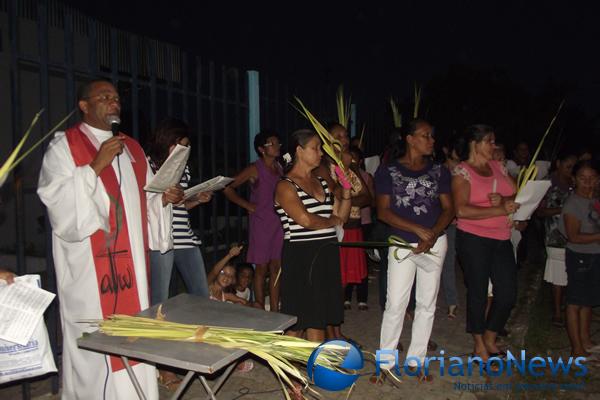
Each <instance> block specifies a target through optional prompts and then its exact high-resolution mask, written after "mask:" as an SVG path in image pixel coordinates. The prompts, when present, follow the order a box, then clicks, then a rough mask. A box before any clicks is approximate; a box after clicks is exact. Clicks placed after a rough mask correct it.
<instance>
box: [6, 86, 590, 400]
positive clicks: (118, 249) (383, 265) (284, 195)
mask: <svg viewBox="0 0 600 400" xmlns="http://www.w3.org/2000/svg"><path fill="white" fill-rule="evenodd" d="M77 101H78V106H79V109H80V112H81V119H82V122H81V123H78V124H76V125H75V126H73V127H70V128H69V129H67V130H66V131H65V132H59V133H57V134H56V135H55V137H54V139H53V140H52V142H51V143H50V145H49V146H48V149H47V151H46V154H45V156H44V160H43V165H42V171H41V174H40V178H39V186H38V194H39V196H40V198H41V200H42V202H43V203H44V204H45V205H46V207H47V209H48V214H49V217H50V223H51V225H52V235H53V254H54V261H55V266H56V273H57V283H58V296H59V299H60V311H61V313H60V314H61V319H62V327H63V340H64V346H63V362H62V365H63V373H62V377H63V395H64V396H65V398H98V397H99V396H102V395H104V396H105V397H107V398H133V397H135V396H136V395H135V390H134V387H133V386H132V384H131V382H130V381H129V377H128V376H127V373H126V371H125V370H124V366H123V364H122V362H121V361H120V360H119V359H117V358H115V357H110V356H104V355H101V354H99V353H94V352H90V351H86V350H82V349H79V348H77V345H76V339H77V338H78V337H80V336H81V335H82V333H84V332H85V331H86V330H88V329H89V328H86V327H85V326H84V325H82V324H78V323H77V322H78V321H79V320H81V319H100V318H105V317H107V316H108V315H110V314H113V313H126V314H134V313H137V312H139V311H141V310H143V309H145V308H147V307H149V306H150V305H154V304H159V303H162V302H164V301H165V300H166V299H167V298H168V296H169V284H170V282H171V280H172V279H171V275H172V272H173V267H174V266H175V267H176V268H177V270H178V271H179V272H180V274H181V276H182V278H183V281H184V283H185V286H186V289H187V291H188V292H190V293H192V294H194V295H198V296H203V297H207V298H209V299H212V300H215V301H224V302H230V303H234V304H238V305H240V306H252V307H257V308H260V309H267V310H270V311H272V312H282V313H286V314H290V315H294V316H296V317H297V323H296V325H294V326H293V327H291V329H289V330H288V331H287V334H289V335H293V336H299V337H304V338H306V339H308V340H312V341H316V342H321V341H323V340H325V339H333V338H346V337H345V336H344V334H343V333H342V325H343V322H344V309H349V308H351V307H352V292H353V289H354V288H357V297H358V309H359V310H361V311H367V310H368V306H367V295H368V272H369V267H368V264H369V263H368V258H367V250H368V249H367V248H365V247H356V246H352V247H345V246H344V243H349V242H351V243H354V244H355V243H357V242H363V241H365V240H366V239H368V240H380V241H381V240H387V237H388V236H390V235H395V236H397V237H399V238H401V239H402V240H403V241H405V242H406V243H407V244H408V246H410V247H406V248H404V247H403V248H393V247H391V248H390V249H389V250H387V251H386V249H378V250H379V256H380V261H379V266H378V268H379V270H380V276H379V281H380V294H383V297H382V301H381V302H380V304H381V306H382V309H383V320H382V322H381V333H380V345H379V348H380V349H387V350H395V349H397V348H401V345H400V344H399V338H400V335H401V333H402V329H403V324H404V321H405V319H406V318H411V319H413V323H412V334H411V340H410V345H409V346H408V348H407V351H406V357H407V359H408V358H409V357H412V359H413V360H417V359H420V360H421V361H423V359H424V358H425V356H426V354H427V351H428V350H431V345H432V343H433V342H432V341H431V340H430V339H431V338H430V336H431V332H432V327H433V324H434V316H435V310H436V302H437V297H438V291H439V289H440V287H442V288H443V289H442V290H443V292H444V297H445V301H446V306H447V309H448V318H455V317H456V315H457V313H458V312H459V303H460V302H459V299H458V295H457V288H456V274H455V272H456V270H455V268H456V266H458V265H460V267H461V268H462V270H463V276H464V282H465V285H466V289H467V297H466V302H465V305H464V306H465V310H464V312H465V315H466V320H467V332H468V333H469V334H471V335H472V338H473V355H474V356H478V357H480V358H481V360H482V362H485V361H486V360H487V359H488V358H489V357H500V358H502V357H506V352H505V349H502V348H500V347H499V346H498V342H497V336H498V335H499V334H502V332H503V331H504V330H505V329H504V328H505V325H506V323H507V320H508V319H509V317H510V314H511V310H512V309H513V307H514V305H515V302H516V296H517V271H518V261H517V255H516V254H517V251H516V249H517V248H518V246H519V245H518V241H519V240H520V237H521V231H523V235H524V237H527V235H528V233H527V232H528V230H531V229H532V224H527V222H525V221H513V219H512V217H511V215H512V214H513V213H514V212H515V211H516V210H518V209H519V206H520V205H519V204H518V203H517V202H515V196H516V193H517V186H516V182H515V175H518V173H519V170H520V168H522V167H523V165H526V164H527V163H528V162H529V160H530V155H529V151H528V148H527V144H526V143H519V145H518V146H517V148H516V152H515V156H514V157H513V159H512V160H507V159H506V154H505V148H504V146H502V145H501V144H500V143H498V142H496V137H495V132H494V129H493V128H492V127H490V126H487V125H472V126H469V127H468V128H467V129H465V130H464V132H463V133H462V134H460V135H458V136H457V137H455V138H452V140H449V141H447V143H444V145H443V146H439V145H440V144H441V143H438V146H436V136H435V130H434V127H433V124H432V123H430V122H429V121H426V120H422V119H415V120H412V121H409V122H408V123H406V124H405V125H404V126H403V127H402V129H401V130H400V131H396V132H394V133H393V134H392V135H391V138H390V141H389V146H388V148H386V149H385V151H383V152H382V156H381V157H380V166H379V168H378V169H377V171H376V173H375V174H373V175H371V174H369V173H367V172H366V171H365V167H364V164H363V149H361V148H360V145H361V143H360V141H356V140H353V139H351V138H349V135H348V131H347V129H346V127H344V126H343V125H341V124H340V123H331V124H329V125H328V129H329V132H330V134H331V135H332V137H333V138H335V139H336V140H337V141H339V144H340V148H339V158H340V160H341V165H339V164H338V163H336V162H335V161H334V160H333V159H332V158H331V157H329V156H328V155H326V154H324V152H323V149H322V142H321V139H320V137H319V135H318V134H317V133H316V132H315V131H313V130H309V129H300V130H297V131H295V132H293V133H292V134H291V136H290V138H289V143H288V146H287V149H285V150H286V151H282V149H281V148H282V144H281V141H280V137H279V135H278V134H277V132H272V131H267V130H264V131H262V132H260V133H259V134H257V135H256V137H255V139H254V150H255V151H256V153H257V155H258V159H257V161H255V162H253V163H252V164H250V165H249V166H247V167H246V168H244V169H243V170H242V171H240V172H239V173H238V174H237V175H236V176H235V177H234V181H233V183H232V184H230V185H229V186H228V187H227V188H226V189H225V190H224V195H225V196H226V198H227V199H228V200H229V201H231V202H232V203H234V204H236V205H238V206H240V207H242V208H243V209H245V210H246V211H247V212H248V215H249V233H248V241H247V243H248V244H247V245H243V244H239V245H234V246H233V247H231V249H230V250H229V251H228V252H227V254H226V255H225V256H224V258H223V259H221V260H220V261H219V262H218V263H217V264H216V265H215V266H213V267H212V268H211V269H210V270H208V271H207V269H206V268H205V264H204V260H203V256H202V252H201V242H200V240H199V238H198V235H197V234H196V233H195V232H194V230H193V227H192V224H191V219H190V214H189V210H190V209H192V208H194V207H196V206H200V207H201V206H202V205H203V204H206V203H209V202H210V201H211V199H212V197H213V193H210V192H204V193H199V194H197V195H195V196H192V197H191V198H188V199H185V200H184V193H183V190H184V189H186V188H187V187H188V186H189V185H190V181H191V179H192V176H193V175H194V171H193V169H192V168H190V167H189V166H186V167H185V170H184V172H183V175H182V177H181V180H180V182H179V183H178V184H177V185H174V186H172V187H170V188H169V189H167V190H166V191H165V192H164V193H149V192H145V191H144V190H143V188H144V186H145V184H146V183H147V181H148V180H149V179H150V178H151V177H152V176H153V174H154V173H156V171H157V170H158V169H160V167H161V165H162V164H163V163H164V161H165V160H166V159H167V157H168V156H169V154H170V153H171V152H172V151H173V150H174V149H175V147H176V146H178V145H179V146H190V141H191V139H192V138H193V137H195V135H194V132H192V131H191V130H190V128H189V126H188V125H187V124H186V123H185V122H183V121H180V120H177V119H174V118H168V119H165V120H164V121H162V122H161V123H160V124H158V126H157V127H156V129H155V132H154V133H153V136H152V139H151V141H150V143H148V144H147V147H146V148H147V151H146V152H144V150H143V149H142V146H140V144H138V143H137V142H136V141H135V140H134V139H132V138H130V137H129V136H126V135H125V134H123V133H120V132H118V131H117V130H115V124H114V121H115V118H116V120H117V121H118V117H119V114H120V111H121V107H120V98H119V94H118V93H117V90H116V89H115V87H114V86H113V85H112V84H111V83H110V82H108V81H104V80H95V81H92V82H89V83H87V84H85V85H84V86H82V88H81V89H80V90H79V92H78V99H77ZM552 161H553V162H552V165H553V166H552V168H551V169H550V171H549V179H550V181H551V188H550V189H549V191H548V192H547V194H546V196H545V198H544V200H543V201H542V203H541V204H540V206H539V208H538V210H537V211H536V217H535V218H542V219H543V221H544V231H545V242H544V244H545V253H546V266H545V268H546V269H545V273H544V279H545V280H546V281H548V282H549V283H550V284H551V285H552V288H553V289H552V291H553V296H554V303H553V310H552V315H551V318H552V323H553V324H554V325H556V326H557V327H560V326H565V325H566V328H567V332H568V335H569V339H570V341H571V346H572V355H574V356H587V357H590V356H591V355H592V353H596V352H599V351H600V347H599V346H598V345H597V344H596V343H594V342H593V341H592V338H591V334H590V321H591V309H592V307H593V306H596V305H598V304H599V303H600V298H599V294H598V293H599V291H598V290H597V288H598V285H599V284H600V217H599V215H600V203H599V182H600V178H599V174H600V170H599V169H598V164H597V163H596V161H594V160H590V159H589V157H586V156H583V157H580V156H578V155H576V154H574V153H570V152H568V151H564V152H562V153H561V154H560V155H559V156H558V157H557V158H556V160H552ZM515 171H516V172H515ZM540 175H545V173H542V174H540ZM538 178H546V176H538ZM245 184H248V185H249V187H250V196H249V198H247V199H246V198H244V197H243V196H242V195H241V194H239V193H238V192H237V191H236V189H237V188H239V187H241V186H242V185H245ZM529 235H531V232H529ZM243 250H245V254H246V256H245V259H242V257H241V256H240V255H241V254H243ZM0 272H2V273H1V274H0V279H10V280H12V277H13V275H12V274H10V273H5V272H4V271H0ZM381 285H382V286H383V287H382V286H381ZM267 296H268V301H267V300H266V299H267ZM563 296H565V297H566V298H565V299H563ZM565 303H566V318H563V304H565ZM549 312H550V310H549ZM549 318H550V316H549ZM565 321H566V322H565ZM355 339H356V340H357V341H360V337H358V338H355ZM391 366H392V365H391V364H390V365H389V367H391ZM411 367H415V365H411ZM132 368H133V369H134V371H135V372H136V375H137V377H138V380H139V381H140V384H141V386H142V387H144V391H145V394H146V396H147V397H148V398H150V399H153V398H154V399H155V398H158V389H157V379H156V377H157V372H156V370H155V368H154V367H153V366H150V365H148V364H144V363H137V364H134V365H133V366H132ZM251 369H252V365H251V362H249V360H246V361H244V362H243V363H241V364H240V365H239V366H238V370H240V371H249V370H251ZM99 371H105V376H104V377H103V379H98V373H99ZM158 376H159V380H158V381H159V382H160V383H162V384H163V385H165V386H167V387H168V388H169V389H173V388H174V387H177V385H178V384H179V382H180V381H179V379H178V378H177V376H176V375H175V374H174V373H173V372H172V371H167V370H161V371H160V373H159V374H158ZM382 376H384V375H380V376H378V377H373V379H371V381H372V382H373V383H380V381H381V377H382ZM418 378H419V379H420V380H422V381H429V380H431V379H432V377H431V376H428V375H426V374H425V372H424V371H420V373H419V375H418ZM291 394H292V395H293V396H295V397H299V396H301V394H300V391H299V390H298V391H296V392H293V393H291Z"/></svg>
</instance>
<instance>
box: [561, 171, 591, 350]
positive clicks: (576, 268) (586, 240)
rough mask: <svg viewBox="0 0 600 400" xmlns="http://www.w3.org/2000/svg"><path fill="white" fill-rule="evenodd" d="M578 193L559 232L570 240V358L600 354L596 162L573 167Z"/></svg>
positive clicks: (569, 201)
mask: <svg viewBox="0 0 600 400" xmlns="http://www.w3.org/2000/svg"><path fill="white" fill-rule="evenodd" d="M573 176H575V191H574V192H573V193H572V194H571V195H570V196H569V197H568V198H567V200H566V201H565V204H564V206H563V208H562V212H561V219H560V220H559V230H560V232H561V233H562V234H563V235H564V236H565V237H566V238H567V245H566V251H565V263H566V266H567V290H566V295H567V296H566V297H567V313H566V314H567V333H568V335H569V340H570V342H571V356H573V357H579V356H583V357H588V360H589V361H592V360H594V361H597V358H596V357H597V356H596V357H594V358H593V359H592V358H590V356H591V354H590V353H598V352H600V347H599V346H597V344H596V343H594V342H593V341H592V339H591V332H590V326H591V321H592V307H595V306H597V305H598V304H600V295H599V294H598V293H599V292H598V287H600V200H599V199H598V193H597V190H598V183H599V182H600V170H599V168H598V165H597V163H595V162H592V161H579V162H578V163H577V164H575V166H574V167H573Z"/></svg>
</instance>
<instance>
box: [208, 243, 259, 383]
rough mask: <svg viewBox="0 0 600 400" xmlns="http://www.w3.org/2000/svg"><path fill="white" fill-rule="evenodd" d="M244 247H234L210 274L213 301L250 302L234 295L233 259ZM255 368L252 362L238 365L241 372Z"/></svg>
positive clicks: (210, 292)
mask: <svg viewBox="0 0 600 400" xmlns="http://www.w3.org/2000/svg"><path fill="white" fill-rule="evenodd" d="M243 247H244V246H233V247H232V248H231V249H229V253H227V255H226V256H225V257H223V258H222V259H221V260H220V261H219V262H218V263H217V264H215V266H214V267H213V268H212V270H211V271H210V273H209V274H208V293H209V298H210V299H211V300H216V301H227V302H230V303H239V304H243V305H247V304H248V301H246V300H245V299H243V298H241V297H238V296H236V295H235V293H232V289H233V287H234V285H235V281H236V280H235V268H234V267H233V265H231V263H230V261H231V259H232V258H234V257H237V256H239V255H240V253H241V252H242V248H243ZM253 368H254V363H253V362H252V360H244V361H242V362H240V363H239V364H238V366H237V367H236V369H237V370H238V371H240V372H249V371H250V370H252V369H253Z"/></svg>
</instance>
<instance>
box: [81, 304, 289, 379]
mask: <svg viewBox="0 0 600 400" xmlns="http://www.w3.org/2000/svg"><path fill="white" fill-rule="evenodd" d="M157 308H158V306H153V307H150V308H148V309H146V310H144V311H142V312H141V313H139V314H138V315H139V316H143V317H152V318H153V317H155V316H156V310H157ZM162 312H163V313H164V314H165V315H166V320H168V321H173V322H181V323H184V324H198V325H213V326H222V327H235V328H248V329H256V330H260V331H272V330H284V329H286V328H289V327H290V326H292V325H294V324H295V323H296V317H294V316H291V315H286V314H279V313H272V312H267V311H263V310H259V309H257V308H253V307H244V306H241V305H235V304H230V303H223V302H220V301H214V300H209V299H206V298H203V297H198V296H192V295H189V294H180V295H178V296H176V297H173V298H171V299H169V300H167V301H165V302H164V303H163V307H162ZM77 345H78V346H79V347H81V348H84V349H88V350H93V351H98V352H101V353H109V354H114V355H118V356H121V355H122V356H126V357H130V358H133V359H138V360H144V361H149V362H153V363H157V364H162V365H169V366H173V367H177V368H182V369H185V370H188V371H196V372H201V373H207V374H212V373H214V372H216V371H218V370H219V369H221V368H223V367H224V366H226V365H228V364H230V363H231V362H232V361H234V360H236V359H237V358H239V357H241V356H242V355H244V354H245V353H246V352H245V351H244V350H235V349H225V348H222V347H219V346H215V345H209V344H205V343H190V342H178V341H166V340H157V339H144V338H140V339H138V340H135V341H129V340H128V339H127V338H126V337H117V336H107V335H105V334H103V333H100V332H99V331H96V332H93V333H91V334H89V335H86V336H85V337H81V338H79V339H78V340H77Z"/></svg>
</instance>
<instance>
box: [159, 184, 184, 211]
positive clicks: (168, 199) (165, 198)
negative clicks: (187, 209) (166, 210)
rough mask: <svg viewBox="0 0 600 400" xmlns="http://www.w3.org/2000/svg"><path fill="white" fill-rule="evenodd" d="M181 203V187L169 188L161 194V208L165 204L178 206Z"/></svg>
mask: <svg viewBox="0 0 600 400" xmlns="http://www.w3.org/2000/svg"><path fill="white" fill-rule="evenodd" d="M182 201H183V189H182V188H181V186H179V185H176V186H171V187H170V188H168V189H167V190H166V191H165V192H164V193H163V194H162V204H163V207H164V206H166V205H167V204H169V203H171V204H179V203H181V202H182Z"/></svg>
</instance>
